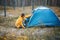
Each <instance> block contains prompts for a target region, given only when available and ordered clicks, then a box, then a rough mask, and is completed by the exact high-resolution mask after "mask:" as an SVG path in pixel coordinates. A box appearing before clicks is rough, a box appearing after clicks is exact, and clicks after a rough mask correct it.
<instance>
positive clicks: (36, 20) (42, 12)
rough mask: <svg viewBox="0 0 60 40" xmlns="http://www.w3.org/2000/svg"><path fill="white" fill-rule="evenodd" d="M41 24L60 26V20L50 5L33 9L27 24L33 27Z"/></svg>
mask: <svg viewBox="0 0 60 40" xmlns="http://www.w3.org/2000/svg"><path fill="white" fill-rule="evenodd" d="M41 25H44V26H60V21H59V19H58V17H57V16H56V15H55V12H54V11H53V10H52V9H50V8H48V7H38V8H36V9H34V10H33V12H32V16H31V17H30V19H29V22H28V24H27V26H28V27H32V26H41Z"/></svg>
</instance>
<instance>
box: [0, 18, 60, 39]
mask: <svg viewBox="0 0 60 40" xmlns="http://www.w3.org/2000/svg"><path fill="white" fill-rule="evenodd" d="M17 18H18V17H0V40H55V35H56V36H58V35H60V31H59V30H60V28H55V29H54V28H40V27H33V28H25V29H17V28H15V26H14V23H15V21H16V19H17Z"/></svg>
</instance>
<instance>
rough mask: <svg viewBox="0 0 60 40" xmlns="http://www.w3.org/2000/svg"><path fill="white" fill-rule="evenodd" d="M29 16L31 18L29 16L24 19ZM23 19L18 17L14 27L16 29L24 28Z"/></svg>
mask: <svg viewBox="0 0 60 40" xmlns="http://www.w3.org/2000/svg"><path fill="white" fill-rule="evenodd" d="M29 16H31V15H26V16H25V18H27V17H29ZM25 18H22V17H21V16H19V17H18V19H17V20H16V23H15V26H16V27H17V28H19V27H24V26H23V21H24V20H25Z"/></svg>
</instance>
